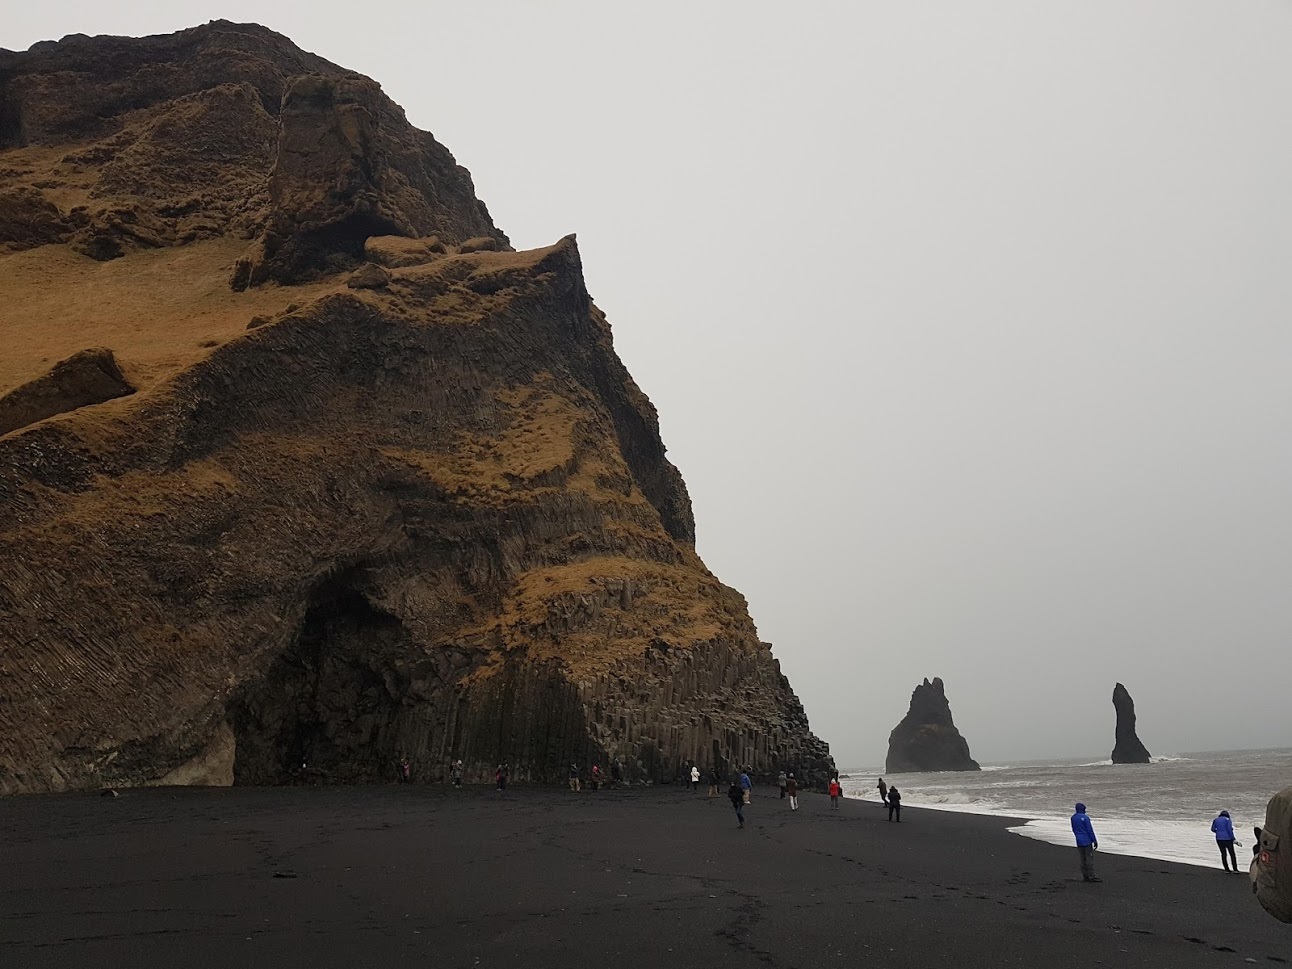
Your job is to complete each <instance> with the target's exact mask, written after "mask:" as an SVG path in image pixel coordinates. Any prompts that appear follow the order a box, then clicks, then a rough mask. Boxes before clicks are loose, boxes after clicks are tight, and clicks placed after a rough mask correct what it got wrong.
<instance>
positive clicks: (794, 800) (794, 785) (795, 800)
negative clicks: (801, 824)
mask: <svg viewBox="0 0 1292 969" xmlns="http://www.w3.org/2000/svg"><path fill="white" fill-rule="evenodd" d="M785 792H786V794H788V795H789V799H790V810H791V811H797V810H798V809H799V782H798V781H796V780H795V779H794V775H793V774H791V775H790V776H789V777H787V778H786V779H785Z"/></svg>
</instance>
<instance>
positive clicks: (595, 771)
mask: <svg viewBox="0 0 1292 969" xmlns="http://www.w3.org/2000/svg"><path fill="white" fill-rule="evenodd" d="M588 780H589V781H591V782H592V789H593V790H594V791H599V790H601V765H600V764H593V765H592V773H591V774H589V775H588Z"/></svg>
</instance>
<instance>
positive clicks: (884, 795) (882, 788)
mask: <svg viewBox="0 0 1292 969" xmlns="http://www.w3.org/2000/svg"><path fill="white" fill-rule="evenodd" d="M875 787H877V788H879V799H880V800H881V801H883V802H884V803H885V804H887V803H888V785H887V784H885V783H884V779H883V778H882V777H881V778H880V779H879V783H878V784H876V785H875Z"/></svg>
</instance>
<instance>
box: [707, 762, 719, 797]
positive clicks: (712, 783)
mask: <svg viewBox="0 0 1292 969" xmlns="http://www.w3.org/2000/svg"><path fill="white" fill-rule="evenodd" d="M717 796H718V768H716V767H710V768H709V797H717Z"/></svg>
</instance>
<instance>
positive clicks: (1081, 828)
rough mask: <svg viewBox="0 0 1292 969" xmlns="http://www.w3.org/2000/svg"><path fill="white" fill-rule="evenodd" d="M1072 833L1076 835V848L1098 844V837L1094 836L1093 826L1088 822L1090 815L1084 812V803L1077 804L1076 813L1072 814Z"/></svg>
mask: <svg viewBox="0 0 1292 969" xmlns="http://www.w3.org/2000/svg"><path fill="white" fill-rule="evenodd" d="M1072 833H1073V834H1074V835H1076V837H1077V847H1078V848H1085V847H1088V846H1090V845H1097V844H1099V839H1098V838H1096V837H1095V826H1094V825H1093V824H1091V823H1090V815H1088V814H1086V806H1085V805H1084V804H1078V805H1077V812H1076V814H1074V815H1072Z"/></svg>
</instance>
